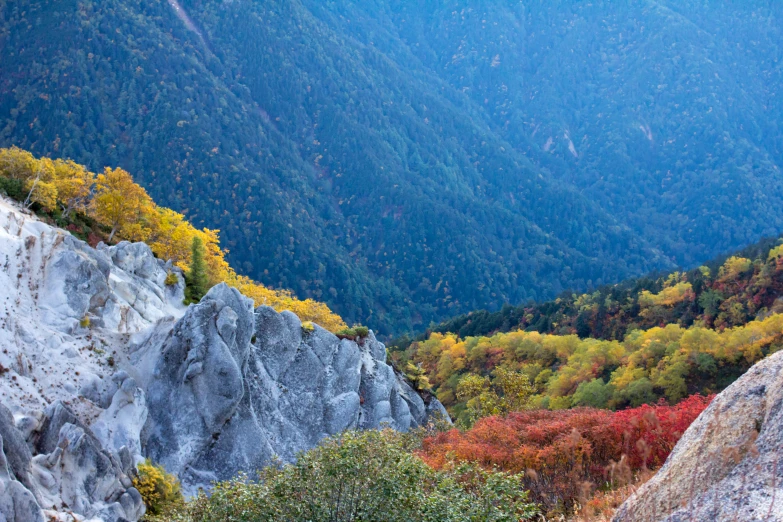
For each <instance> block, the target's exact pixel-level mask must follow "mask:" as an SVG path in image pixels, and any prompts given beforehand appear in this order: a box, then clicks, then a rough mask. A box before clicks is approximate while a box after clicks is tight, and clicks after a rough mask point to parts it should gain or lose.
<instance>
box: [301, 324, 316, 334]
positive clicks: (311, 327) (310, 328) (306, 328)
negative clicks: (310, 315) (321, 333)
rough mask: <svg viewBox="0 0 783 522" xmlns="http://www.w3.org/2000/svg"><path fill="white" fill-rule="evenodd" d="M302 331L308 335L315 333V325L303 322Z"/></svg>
mask: <svg viewBox="0 0 783 522" xmlns="http://www.w3.org/2000/svg"><path fill="white" fill-rule="evenodd" d="M302 331H303V332H305V333H308V334H310V333H313V332H314V331H315V325H314V324H313V323H312V321H304V322H303V323H302Z"/></svg>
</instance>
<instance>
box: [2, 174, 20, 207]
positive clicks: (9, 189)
mask: <svg viewBox="0 0 783 522" xmlns="http://www.w3.org/2000/svg"><path fill="white" fill-rule="evenodd" d="M0 193H2V194H5V195H6V196H8V197H9V198H11V199H15V200H16V201H24V198H25V197H26V196H27V193H26V192H25V190H24V182H23V181H22V180H19V179H11V178H6V177H3V176H0Z"/></svg>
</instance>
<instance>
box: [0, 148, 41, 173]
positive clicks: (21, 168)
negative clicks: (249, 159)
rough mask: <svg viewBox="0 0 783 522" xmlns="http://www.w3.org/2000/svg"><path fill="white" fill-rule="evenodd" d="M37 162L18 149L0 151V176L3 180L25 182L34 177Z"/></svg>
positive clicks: (33, 157) (31, 156) (28, 154)
mask: <svg viewBox="0 0 783 522" xmlns="http://www.w3.org/2000/svg"><path fill="white" fill-rule="evenodd" d="M37 168H38V160H37V159H35V156H33V155H32V154H30V153H29V152H27V151H26V150H22V149H20V148H18V147H11V148H10V149H0V175H2V176H3V177H5V178H9V179H15V180H19V181H27V180H28V179H30V178H32V177H33V176H35V172H36V169H37Z"/></svg>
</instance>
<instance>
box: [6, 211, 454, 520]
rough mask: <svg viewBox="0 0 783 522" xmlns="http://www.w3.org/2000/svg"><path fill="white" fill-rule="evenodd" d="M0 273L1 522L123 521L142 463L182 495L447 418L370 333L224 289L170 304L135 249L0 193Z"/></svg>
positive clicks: (171, 290) (146, 254) (162, 267)
mask: <svg viewBox="0 0 783 522" xmlns="http://www.w3.org/2000/svg"><path fill="white" fill-rule="evenodd" d="M0 266H2V268H3V269H2V270H0V404H5V405H6V406H7V407H8V409H9V410H10V411H9V410H5V409H3V408H0V440H2V444H3V450H2V451H0V522H4V520H5V521H8V522H27V521H30V520H33V521H38V520H44V519H46V520H57V521H63V522H69V521H74V520H84V519H90V521H91V522H97V521H101V520H102V521H104V522H115V521H117V522H119V521H120V520H129V521H135V520H138V519H139V518H140V517H141V516H142V515H143V512H144V507H143V504H142V501H141V497H140V495H139V493H138V491H136V489H134V488H133V487H132V486H133V485H132V476H133V475H134V473H135V466H136V464H138V462H139V461H140V460H141V459H143V458H145V457H151V458H152V459H153V460H155V461H158V462H161V463H162V464H164V465H165V467H166V468H167V469H168V470H169V471H170V472H174V473H177V474H178V475H179V477H180V479H181V480H182V481H183V483H184V485H185V486H186V491H188V492H191V493H193V492H195V488H197V487H209V485H210V483H211V482H212V481H213V480H219V479H228V478H232V477H233V476H234V475H236V473H237V472H238V471H245V472H248V473H252V472H253V471H254V470H256V469H257V468H259V467H261V466H263V465H265V464H267V463H269V462H270V460H271V459H273V458H275V457H279V458H282V459H283V460H287V461H290V460H292V459H294V458H295V457H296V454H297V453H298V452H300V451H304V450H307V449H309V448H311V447H313V446H315V445H316V444H317V443H318V442H319V441H320V440H321V439H322V438H324V437H326V436H328V435H332V434H336V433H339V432H340V431H342V430H345V429H351V428H360V429H369V428H376V427H379V426H382V425H389V426H391V427H393V428H395V429H399V430H407V429H409V428H410V427H412V426H416V425H419V424H422V423H425V422H426V421H427V419H428V418H430V417H431V416H433V415H443V416H444V417H446V413H445V410H444V409H443V406H442V405H441V404H440V403H438V402H437V400H434V399H429V398H428V400H427V401H426V402H425V401H424V400H423V399H422V398H421V397H420V396H419V394H418V393H416V392H415V391H414V390H413V389H411V387H410V386H409V385H408V383H407V382H406V381H405V379H404V378H402V377H401V376H400V375H397V374H395V372H394V370H393V369H392V368H391V367H390V366H388V365H387V364H386V363H385V347H384V346H383V345H382V344H381V343H379V342H377V341H376V340H375V338H374V336H372V334H371V335H370V336H369V337H368V338H367V339H364V340H361V341H360V342H359V343H356V342H353V341H348V340H340V339H338V338H337V337H335V336H334V335H332V334H331V333H329V332H327V331H326V330H324V329H322V328H320V327H318V326H316V327H315V328H314V329H313V330H312V331H310V330H305V329H303V327H302V323H301V322H300V321H299V319H298V318H297V317H296V316H295V315H294V314H291V313H288V312H283V313H277V312H275V311H274V310H272V309H271V308H267V307H261V308H258V309H256V310H254V309H253V304H252V302H251V301H250V300H249V299H247V298H245V297H243V296H242V295H241V294H239V292H237V291H236V290H234V289H231V288H229V287H227V286H226V285H218V286H216V287H215V288H213V289H212V290H210V292H209V293H208V295H207V296H205V298H204V299H203V300H202V301H201V302H200V303H199V304H197V305H191V306H190V307H187V308H185V307H184V306H183V305H182V300H183V298H184V283H183V281H184V278H183V277H182V274H181V272H180V271H178V270H177V269H175V268H174V267H172V265H171V264H170V263H165V262H163V261H160V260H158V259H155V257H154V255H153V254H152V252H151V251H150V249H149V247H147V246H146V245H144V244H130V243H120V244H118V245H116V246H112V247H106V246H104V245H99V247H98V248H97V249H93V248H90V247H89V246H88V245H87V244H85V243H83V242H81V241H79V240H77V239H75V238H74V237H72V236H70V235H69V234H68V233H66V232H64V231H62V230H58V229H55V228H52V227H50V226H49V225H46V224H45V223H42V222H41V221H39V220H38V219H36V218H35V217H34V216H31V215H29V214H26V213H24V212H22V211H20V210H19V209H17V208H15V207H14V206H13V204H11V203H9V202H8V201H6V200H4V199H2V198H0ZM170 272H174V273H177V274H178V275H179V280H180V282H179V284H177V285H174V286H167V285H166V284H165V281H166V277H167V275H168V274H169V273H170Z"/></svg>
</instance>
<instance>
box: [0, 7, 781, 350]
mask: <svg viewBox="0 0 783 522" xmlns="http://www.w3.org/2000/svg"><path fill="white" fill-rule="evenodd" d="M0 6H1V7H0V24H1V26H2V27H1V28H0V53H2V56H3V60H2V61H0V145H11V144H13V145H18V146H20V147H23V148H26V149H30V150H32V151H33V152H35V153H37V154H45V155H52V156H56V157H71V158H73V159H74V160H77V161H79V162H82V163H85V164H87V165H88V166H89V167H90V168H92V169H94V170H97V169H100V168H102V167H103V166H104V165H120V166H122V167H124V168H126V169H127V170H129V171H131V172H133V173H134V175H135V176H136V177H137V179H138V181H139V182H140V183H141V184H142V185H143V186H144V187H145V188H146V189H147V190H148V191H149V193H150V194H151V195H152V196H153V197H154V198H155V200H156V201H159V202H160V203H161V204H164V205H166V206H168V207H171V208H174V209H175V210H177V211H180V212H183V213H184V214H185V215H186V216H187V217H188V219H189V220H191V221H193V222H194V223H195V224H197V225H198V226H208V227H210V228H217V229H220V230H221V232H222V236H223V238H224V239H225V242H226V244H227V246H228V248H229V251H230V252H229V259H230V261H231V262H232V264H233V265H234V266H236V267H238V269H239V270H241V271H242V272H243V273H245V274H247V275H248V276H251V277H253V278H256V279H258V280H259V281H261V282H262V283H264V284H266V285H269V286H273V287H282V288H291V289H293V290H294V291H295V292H296V293H297V295H298V296H300V297H314V298H317V299H319V300H322V301H326V302H327V303H328V304H329V305H330V306H331V307H332V308H333V309H335V310H336V311H337V312H338V313H340V314H341V315H342V316H343V317H344V318H345V319H346V321H348V322H352V323H353V322H361V323H364V324H368V325H369V326H371V327H373V328H374V329H375V330H376V331H378V332H379V333H380V334H385V335H389V334H393V333H400V332H405V331H412V330H416V329H419V330H420V329H421V328H422V327H423V326H424V325H427V324H429V323H430V321H432V320H440V319H442V318H444V317H448V316H454V315H456V314H459V313H464V312H467V311H469V310H474V309H478V308H488V309H493V308H498V307H499V306H500V305H502V304H503V303H506V302H516V303H519V302H525V301H527V300H529V299H537V300H542V299H546V298H551V297H554V296H555V295H557V294H559V293H561V292H562V291H563V290H564V289H566V288H577V289H586V288H589V287H597V286H600V285H602V284H607V283H612V282H616V281H619V280H622V279H624V278H627V277H630V276H634V275H640V274H643V273H647V272H649V271H651V270H654V269H664V268H670V267H672V266H675V265H678V264H679V265H683V266H686V265H695V264H697V263H698V262H701V261H703V260H704V259H705V258H709V257H712V256H714V255H717V254H718V253H720V252H725V251H728V250H730V249H733V248H738V247H740V246H742V245H744V244H748V243H750V242H752V241H755V240H757V239H758V238H759V237H761V236H763V235H776V234H778V233H779V232H780V230H781V229H783V218H782V217H781V216H780V215H779V213H777V212H776V209H777V208H780V204H781V200H783V182H782V181H781V179H780V176H779V170H778V167H777V163H780V160H781V158H782V156H783V142H781V138H780V137H779V136H780V133H779V132H778V131H779V126H780V121H783V120H781V118H780V116H781V113H782V112H783V101H781V100H780V99H779V96H778V92H777V89H779V85H780V83H781V82H780V79H781V78H780V76H781V65H780V62H779V56H780V54H781V49H780V47H779V41H781V40H780V34H779V31H780V28H779V24H778V23H777V22H776V21H777V20H778V19H779V16H780V14H781V6H780V5H779V4H778V3H775V2H761V1H758V2H743V3H726V4H720V5H718V4H703V3H701V2H696V1H686V2H673V1H672V2H669V1H663V0H659V1H645V2H641V1H639V2H628V3H623V5H622V6H619V5H617V4H616V3H615V2H596V1H593V2H583V1H564V2H544V1H525V2H515V3H505V2H499V1H496V2H491V1H487V2H480V3H476V2H467V1H450V2H445V1H444V2H427V3H425V4H423V5H421V6H417V7H416V9H414V8H413V7H412V6H411V5H410V4H409V3H408V2H403V1H398V0H385V1H380V0H379V1H372V2H350V1H348V0H338V1H335V2H329V3H323V2H318V1H315V0H302V1H297V2H282V1H265V2H260V1H252V2H251V1H231V2H229V1H226V2H204V1H200V0H187V1H183V2H182V3H181V10H177V9H175V7H174V6H176V3H175V2H152V1H149V0H140V1H137V2H124V1H121V0H106V1H103V2H91V1H87V0H67V1H61V2H31V1H29V0H21V1H14V2H2V3H0ZM53 34H56V35H57V38H52V35H53Z"/></svg>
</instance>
